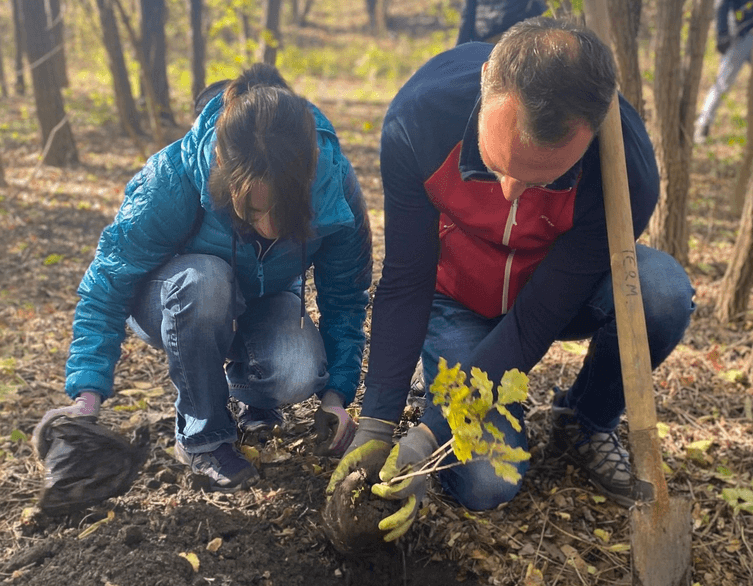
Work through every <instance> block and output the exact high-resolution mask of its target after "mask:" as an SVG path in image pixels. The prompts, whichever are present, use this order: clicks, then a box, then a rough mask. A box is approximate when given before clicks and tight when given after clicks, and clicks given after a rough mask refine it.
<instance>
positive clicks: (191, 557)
mask: <svg viewBox="0 0 753 586" xmlns="http://www.w3.org/2000/svg"><path fill="white" fill-rule="evenodd" d="M178 555H179V556H180V557H182V558H185V559H186V560H188V563H189V564H191V567H192V568H193V571H194V572H198V571H199V556H197V555H196V554H195V553H193V552H192V553H186V552H185V551H182V552H180V553H179V554H178Z"/></svg>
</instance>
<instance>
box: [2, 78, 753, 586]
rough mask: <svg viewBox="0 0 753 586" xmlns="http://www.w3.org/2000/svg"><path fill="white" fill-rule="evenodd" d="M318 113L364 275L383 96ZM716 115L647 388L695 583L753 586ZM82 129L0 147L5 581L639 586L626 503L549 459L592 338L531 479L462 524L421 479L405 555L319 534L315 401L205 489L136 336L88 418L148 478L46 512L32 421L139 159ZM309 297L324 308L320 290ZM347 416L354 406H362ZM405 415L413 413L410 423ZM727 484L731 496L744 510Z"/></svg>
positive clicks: (549, 374) (555, 373) (552, 370)
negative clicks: (677, 298)
mask: <svg viewBox="0 0 753 586" xmlns="http://www.w3.org/2000/svg"><path fill="white" fill-rule="evenodd" d="M344 83H345V82H344ZM704 83H705V84H706V86H707V85H708V83H709V81H708V80H706V81H704ZM739 85H740V86H743V85H744V84H743V81H742V80H740V84H739ZM331 93H333V94H335V93H336V92H335V91H333V92H331ZM315 101H317V100H315ZM317 103H318V105H320V106H321V107H322V109H323V110H324V111H325V113H326V114H327V115H328V116H330V118H331V119H332V120H333V122H334V124H335V127H336V128H337V129H338V132H339V133H340V136H341V139H342V141H343V148H344V150H345V152H346V153H347V154H348V155H349V157H350V158H351V160H352V162H353V164H354V166H355V169H356V172H357V174H358V176H359V179H360V181H361V185H362V187H363V190H364V193H365V196H366V198H367V201H368V205H369V208H370V210H371V219H372V228H373V231H374V238H375V245H374V255H375V260H376V262H375V268H374V273H375V280H376V279H377V278H378V276H379V271H380V269H381V263H380V259H381V258H382V256H383V245H382V241H381V239H382V235H383V221H382V216H381V211H380V210H381V191H380V180H379V174H378V150H377V149H378V136H379V127H378V120H379V119H380V118H381V116H382V115H383V114H384V111H385V109H386V107H387V100H385V101H383V102H379V101H372V102H368V103H365V102H359V101H348V100H340V99H337V98H332V97H329V96H328V95H326V94H324V95H322V96H321V97H320V99H318V101H317ZM740 103H744V98H743V101H742V102H740ZM32 107H33V100H32V98H30V97H27V98H9V99H8V100H6V101H4V102H3V104H2V109H3V115H4V116H22V115H23V112H24V110H25V109H31V108H32ZM725 116H726V115H725V114H724V113H722V114H721V115H720V122H719V128H717V129H715V130H714V131H713V133H712V139H711V140H710V141H709V143H708V144H707V145H703V146H701V147H699V148H698V149H697V152H696V155H695V169H694V175H693V179H692V184H693V188H692V189H693V191H692V195H691V205H690V232H691V252H690V255H691V263H690V265H689V266H688V267H687V270H688V272H689V274H690V276H691V279H692V281H693V284H694V286H695V287H696V291H697V293H696V303H697V305H698V308H697V311H696V312H695V314H694V316H693V319H692V322H691V326H690V329H689V330H688V332H687V335H686V337H685V339H684V340H683V341H682V344H681V345H680V346H679V347H678V348H677V349H676V351H675V352H674V353H673V354H672V355H671V356H670V358H669V359H668V360H667V361H666V362H665V364H663V365H662V366H661V367H660V368H659V369H658V370H657V371H656V373H655V376H654V382H655V388H654V390H655V398H656V404H657V409H658V416H659V420H660V422H661V432H662V449H663V452H664V460H665V463H666V465H667V479H668V483H669V487H670V491H671V493H672V494H673V495H674V496H679V497H684V498H687V499H691V500H692V517H693V525H692V547H693V583H694V584H699V585H702V586H711V585H714V586H741V585H745V584H751V583H753V549H751V547H752V544H753V517H751V514H750V511H751V507H753V503H752V502H751V501H753V493H750V492H744V491H746V490H747V491H750V490H751V486H752V484H751V482H752V478H751V471H752V464H753V442H751V429H752V427H753V407H752V405H753V398H752V397H753V390H752V389H751V383H750V378H749V375H748V374H746V370H747V369H748V368H749V367H750V363H751V360H752V358H751V343H752V342H753V333H751V332H752V331H753V319H752V318H751V316H750V314H748V315H747V316H745V317H744V318H743V319H741V320H740V321H738V322H737V323H736V324H733V325H721V324H719V323H717V322H716V321H715V320H714V318H713V315H712V312H713V306H714V297H715V295H716V294H717V290H718V280H719V278H720V277H721V276H722V275H723V272H724V269H725V267H726V263H727V259H728V258H729V257H730V249H731V246H732V244H733V243H734V238H735V229H736V218H735V216H734V215H733V214H732V213H731V212H730V210H729V208H728V199H729V193H730V191H731V189H732V186H733V184H734V177H735V171H736V165H737V161H738V159H739V155H740V152H739V145H738V147H737V149H735V146H734V144H733V145H730V144H729V141H727V140H726V134H725V133H726V132H727V130H728V128H731V127H732V126H731V125H732V123H731V122H730V120H729V117H728V116H727V117H725ZM364 121H370V122H372V123H374V124H373V127H372V125H369V127H368V128H367V127H366V125H365V124H364ZM174 132H175V134H176V135H180V133H181V129H175V131H174ZM354 137H358V140H355V139H354ZM76 138H77V142H78V145H79V151H80V154H81V159H82V161H81V163H80V165H78V166H75V167H72V168H67V169H55V168H45V167H39V166H38V165H37V155H38V149H37V145H36V144H31V143H29V142H24V141H21V140H15V139H13V138H11V137H5V138H4V139H3V151H2V158H3V162H4V164H5V173H6V179H7V181H8V183H9V186H8V187H5V188H0V275H2V277H1V282H0V494H1V495H2V499H0V583H3V584H13V585H16V584H18V585H21V584H23V585H27V586H35V585H44V586H64V585H65V586H68V585H71V584H75V585H79V586H95V585H96V586H102V585H104V586H135V585H141V584H148V585H150V586H182V585H187V584H188V585H200V584H210V585H211V584H214V585H263V586H274V585H277V586H283V585H285V586H296V585H306V586H323V585H333V584H334V585H343V586H346V585H358V586H371V585H374V586H377V585H378V586H387V585H389V586H392V585H404V586H411V585H412V586H416V585H418V584H432V585H434V586H444V585H450V584H457V583H463V584H467V585H475V584H497V585H502V584H504V585H514V584H526V585H528V586H541V585H547V586H554V585H573V586H574V585H597V584H598V585H601V584H630V583H631V581H630V552H629V545H630V539H631V538H630V526H629V515H628V513H627V511H625V510H624V509H621V508H619V507H618V506H616V505H614V504H612V503H610V502H609V501H604V499H603V498H601V497H600V496H599V495H598V493H596V492H595V491H594V490H593V489H592V488H591V487H590V486H589V484H588V483H587V481H586V479H585V478H584V477H583V476H582V475H581V474H580V473H578V472H577V471H575V470H573V469H572V467H570V466H568V465H566V464H564V463H563V462H559V461H551V460H548V459H546V458H544V457H543V450H542V449H543V446H544V445H545V444H546V441H547V438H548V430H549V423H548V414H549V405H550V402H551V398H552V390H553V388H554V387H555V386H559V387H567V386H568V385H569V384H570V382H571V381H572V380H573V379H574V377H575V374H576V373H577V371H578V368H579V364H580V362H581V360H582V357H583V354H584V353H585V349H586V346H585V344H575V343H571V344H557V345H555V346H554V347H553V348H552V349H551V351H550V352H549V353H548V354H547V356H546V357H545V358H544V360H543V361H542V363H541V364H539V365H538V366H537V367H536V368H535V369H534V370H533V371H532V373H531V387H530V397H529V400H528V402H527V405H526V407H527V426H528V435H529V442H530V448H531V451H532V468H531V471H530V472H529V474H528V475H527V477H526V479H525V483H524V487H523V490H522V491H521V493H520V494H519V495H518V496H517V497H516V499H515V500H514V501H513V502H511V503H509V504H507V505H504V506H500V507H499V508H497V509H496V510H493V511H489V512H484V513H470V512H469V511H466V510H464V509H462V508H461V507H459V506H457V505H456V504H455V503H454V502H453V501H452V500H450V499H448V498H447V497H446V496H445V495H443V493H442V492H441V490H439V489H438V488H437V487H435V486H433V487H432V488H431V490H430V492H429V498H428V500H427V502H426V503H425V506H424V508H423V509H422V511H421V514H420V515H419V519H418V520H417V521H416V523H414V526H413V527H412V528H411V530H410V531H409V533H408V534H407V535H406V536H405V537H404V538H402V539H401V540H400V542H399V543H398V544H397V546H395V547H391V548H385V549H384V550H381V551H374V552H373V553H371V554H370V555H361V556H357V557H347V556H343V555H341V554H339V553H338V552H337V551H336V550H335V549H334V548H333V547H332V546H331V544H330V543H329V542H328V541H327V538H326V537H325V535H324V533H323V530H322V523H321V517H320V515H321V511H322V510H323V507H324V488H325V486H326V484H327V481H328V478H329V476H330V474H331V472H332V470H333V469H334V467H335V465H336V460H333V459H329V458H320V457H317V456H315V455H313V447H314V444H313V434H312V429H311V424H312V415H313V412H314V410H315V408H316V403H315V402H314V401H313V400H311V401H308V402H306V403H304V404H301V405H296V406H292V407H289V408H287V409H286V410H285V416H286V424H285V427H284V430H283V432H282V434H281V436H280V437H278V438H275V439H273V440H271V441H270V442H268V443H267V444H266V445H264V446H260V454H259V465H260V468H261V473H262V478H261V481H260V482H259V483H258V484H257V485H256V486H254V487H253V488H252V489H251V490H249V491H248V492H244V493H239V494H233V495H220V494H212V493H206V492H204V491H202V490H201V483H200V481H199V479H197V478H194V477H192V475H190V474H189V473H188V472H187V470H186V469H185V467H183V466H181V465H180V464H178V463H177V462H176V461H175V460H174V458H173V457H172V454H171V451H172V446H173V444H174V436H173V431H174V423H173V417H174V410H173V401H174V400H175V393H174V390H173V388H172V385H171V383H170V381H169V379H168V377H167V372H166V366H165V362H164V358H163V356H162V355H161V354H160V353H159V352H157V351H155V350H152V349H150V348H148V347H146V346H145V345H144V344H142V343H141V342H140V341H139V340H137V339H135V338H133V337H129V338H128V339H127V341H126V343H125V344H124V347H123V357H122V360H121V362H120V363H119V366H118V369H117V372H116V381H115V388H116V391H117V392H116V395H115V397H114V398H113V399H112V400H111V401H108V402H107V403H106V404H105V406H104V408H103V411H102V417H101V419H100V421H101V423H102V424H103V425H106V426H108V427H110V428H111V429H114V430H116V431H118V432H119V433H121V434H123V435H124V436H126V437H129V436H130V434H132V433H133V432H134V430H135V429H136V428H138V427H139V426H141V425H147V426H148V428H149V432H150V446H149V456H148V459H147V461H146V463H145V464H144V466H143V469H142V472H141V474H140V475H139V476H138V477H137V479H136V481H135V483H134V485H133V487H132V488H131V490H130V491H129V492H128V493H127V494H125V495H124V496H120V497H117V498H113V499H110V500H108V501H105V502H103V503H101V504H100V505H98V506H94V507H90V508H88V509H85V510H84V511H81V512H80V513H76V514H72V515H69V516H64V517H57V518H51V517H48V516H45V515H43V514H41V513H40V512H39V510H38V509H37V508H36V507H35V503H36V499H37V496H38V494H39V490H40V489H41V487H42V484H43V480H44V476H43V468H42V466H41V465H40V463H39V462H38V460H37V459H36V458H35V456H34V454H33V452H32V449H31V446H30V444H29V442H28V438H29V437H30V435H31V431H32V429H33V427H34V425H35V424H36V423H37V422H38V421H39V419H40V418H41V416H42V415H43V414H44V412H46V411H47V410H48V409H50V408H52V407H56V406H61V405H65V404H67V403H68V400H67V398H66V396H65V394H64V393H63V390H62V387H63V376H64V364H65V359H66V355H67V347H68V344H69V342H70V322H71V319H72V313H73V309H74V307H75V303H76V301H77V297H76V294H75V291H76V287H77V285H78V282H79V280H80V278H81V275H82V274H83V271H84V270H85V268H86V266H87V265H88V263H89V261H90V260H91V258H92V255H93V251H94V246H95V244H96V241H97V238H98V236H99V233H100V231H101V230H102V228H103V227H104V226H105V225H106V224H107V223H108V222H109V221H110V219H111V218H112V216H113V213H114V211H115V210H116V209H117V206H118V204H119V202H120V199H121V197H122V190H123V186H124V184H125V182H126V181H127V180H128V179H129V178H130V177H131V176H132V175H133V173H135V172H136V171H137V170H138V168H139V166H140V163H139V162H138V157H137V153H136V151H135V149H134V147H133V145H132V144H131V143H130V141H129V140H128V139H127V138H124V137H120V136H119V133H118V132H117V128H116V127H115V126H113V125H100V126H94V125H87V124H86V122H85V121H83V120H81V121H79V123H78V124H77V127H76ZM307 305H308V308H309V311H310V312H311V314H312V315H313V316H314V317H316V306H315V303H314V300H313V297H312V296H309V298H308V303H307ZM360 396H361V395H360V391H359V398H360ZM359 405H360V402H359V400H358V399H357V400H356V402H355V403H354V404H353V406H352V411H353V414H354V415H357V411H358V406H359ZM419 409H420V406H415V405H412V406H409V407H406V412H405V417H404V421H403V427H405V426H407V425H410V423H411V422H412V421H415V419H416V416H417V414H418V412H419ZM624 425H625V424H624V423H623V427H622V428H621V432H622V433H623V435H624V433H625V431H626V427H624ZM725 489H739V490H740V491H741V492H739V493H737V495H739V497H740V498H735V495H732V496H730V494H732V493H729V492H723V491H724V490H725Z"/></svg>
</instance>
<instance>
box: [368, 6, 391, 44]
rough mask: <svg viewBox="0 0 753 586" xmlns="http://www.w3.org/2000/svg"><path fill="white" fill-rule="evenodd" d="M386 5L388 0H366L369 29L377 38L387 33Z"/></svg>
mask: <svg viewBox="0 0 753 586" xmlns="http://www.w3.org/2000/svg"><path fill="white" fill-rule="evenodd" d="M387 3H388V0H366V12H368V13H369V27H370V28H371V32H372V33H374V34H376V35H377V36H382V35H383V34H384V33H385V32H387Z"/></svg>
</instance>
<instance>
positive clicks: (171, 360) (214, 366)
mask: <svg viewBox="0 0 753 586" xmlns="http://www.w3.org/2000/svg"><path fill="white" fill-rule="evenodd" d="M232 286H233V275H232V270H231V268H230V265H229V264H228V263H226V262H225V261H224V260H222V259H221V258H218V257H216V256H211V255H204V254H188V255H182V256H177V257H175V258H173V259H171V260H170V261H169V262H167V263H166V264H165V265H163V266H162V267H160V268H159V269H157V270H155V271H154V272H153V273H152V274H151V275H150V276H149V277H148V279H147V280H146V281H145V283H144V284H143V285H142V286H141V289H140V292H139V295H138V297H137V298H136V301H135V304H134V308H133V311H132V315H131V317H130V318H129V320H128V325H129V326H130V327H131V328H132V329H133V330H134V332H135V333H136V334H137V335H138V336H139V337H140V338H141V339H142V340H144V341H145V342H147V343H148V344H150V345H151V346H154V347H155V348H159V349H161V350H164V351H165V353H166V354H167V362H168V366H169V373H170V379H171V380H172V382H173V384H174V385H175V388H176V389H177V391H178V398H177V400H176V402H175V409H176V412H177V413H176V433H175V435H176V439H177V440H178V441H179V442H180V443H181V444H183V446H185V448H186V451H187V452H189V453H197V452H207V451H211V450H214V449H215V448H217V447H218V446H219V445H220V444H222V443H226V442H232V441H235V440H236V438H237V431H236V426H235V423H234V421H233V418H232V416H231V414H230V412H229V411H228V408H227V403H228V399H229V397H230V396H232V397H234V398H236V399H238V400H239V401H242V402H243V403H246V404H248V405H251V406H253V407H257V408H259V409H271V408H274V407H279V406H281V405H285V404H291V403H298V402H300V401H304V400H305V399H307V398H309V397H310V396H312V395H313V394H314V393H316V392H319V391H321V390H323V389H324V387H325V385H326V384H327V381H328V380H329V374H328V373H327V358H326V354H325V351H324V343H323V341H322V338H321V336H320V335H319V330H318V329H317V328H316V326H315V325H314V323H313V322H312V321H311V319H310V318H309V317H308V315H307V316H306V320H305V324H304V328H303V329H301V318H300V303H301V302H300V298H299V297H298V296H297V295H295V294H294V293H291V292H289V291H284V292H281V293H276V294H272V295H268V296H265V297H261V298H258V299H251V300H250V301H249V300H244V298H243V296H242V295H241V293H240V290H238V289H236V296H235V306H232V300H233V295H232ZM241 314H244V316H243V320H242V323H243V326H244V327H243V328H242V329H241V330H239V331H238V332H235V333H234V332H233V327H232V322H233V319H234V318H236V317H238V316H240V315H241ZM226 359H227V360H229V362H228V363H227V365H226Z"/></svg>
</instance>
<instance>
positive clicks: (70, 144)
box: [23, 0, 78, 167]
mask: <svg viewBox="0 0 753 586" xmlns="http://www.w3.org/2000/svg"><path fill="white" fill-rule="evenodd" d="M23 19H24V29H25V32H26V52H27V55H28V57H29V67H30V68H31V77H32V81H33V83H34V101H35V103H36V107H37V117H38V118H39V127H40V130H41V138H42V146H43V152H42V162H43V163H44V164H46V165H53V166H57V167H61V166H63V165H66V164H68V163H77V162H78V153H77V151H76V143H75V142H74V140H73V132H72V130H71V125H70V123H69V122H68V117H67V115H66V113H65V107H64V105H63V96H62V95H61V93H60V87H59V86H58V85H57V76H56V75H55V70H54V65H53V63H52V60H51V59H50V56H51V55H52V42H51V39H50V35H49V33H48V31H47V17H46V14H45V8H44V0H24V2H23Z"/></svg>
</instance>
